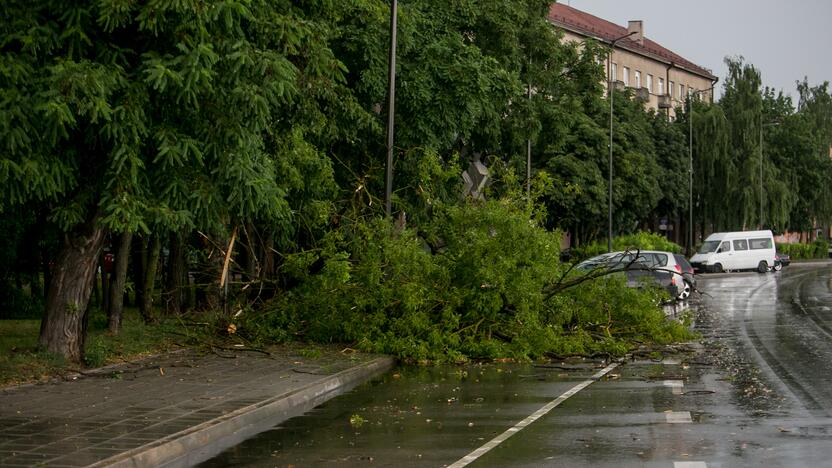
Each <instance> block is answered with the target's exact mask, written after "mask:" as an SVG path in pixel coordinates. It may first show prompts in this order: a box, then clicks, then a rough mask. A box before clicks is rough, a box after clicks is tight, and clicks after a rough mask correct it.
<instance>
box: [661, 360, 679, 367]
mask: <svg viewBox="0 0 832 468" xmlns="http://www.w3.org/2000/svg"><path fill="white" fill-rule="evenodd" d="M662 364H664V365H666V366H678V365H679V364H681V362H680V361H679V360H678V359H671V358H668V359H665V360H664V361H662Z"/></svg>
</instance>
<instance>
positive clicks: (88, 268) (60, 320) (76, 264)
mask: <svg viewBox="0 0 832 468" xmlns="http://www.w3.org/2000/svg"><path fill="white" fill-rule="evenodd" d="M103 245H104V228H103V227H101V226H99V225H98V216H97V215H94V216H92V219H90V220H89V221H87V222H86V223H84V224H83V225H81V226H79V227H78V228H77V229H76V230H74V231H73V232H71V233H68V234H67V235H66V236H65V237H64V242H63V247H62V248H61V252H60V253H59V254H58V257H57V258H56V259H55V265H54V270H53V272H52V279H51V281H50V284H49V292H48V294H47V298H46V309H45V310H44V316H43V321H42V322H41V329H40V337H39V339H38V342H39V343H40V345H41V346H42V347H44V348H46V349H47V350H48V351H50V352H53V353H56V354H60V355H62V356H64V357H65V358H66V359H68V360H70V361H73V362H81V360H82V359H83V357H84V341H85V339H86V327H85V326H84V325H85V322H86V320H85V315H86V310H87V305H88V303H89V299H90V293H91V292H92V282H93V280H94V279H95V271H96V268H97V266H98V265H97V264H98V256H99V254H100V253H101V248H102V246H103Z"/></svg>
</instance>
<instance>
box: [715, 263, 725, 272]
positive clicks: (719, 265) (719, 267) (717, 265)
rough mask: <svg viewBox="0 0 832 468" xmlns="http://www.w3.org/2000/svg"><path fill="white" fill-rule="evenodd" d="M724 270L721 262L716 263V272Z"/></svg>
mask: <svg viewBox="0 0 832 468" xmlns="http://www.w3.org/2000/svg"><path fill="white" fill-rule="evenodd" d="M724 271H725V270H723V269H722V264H721V263H717V264H714V273H722V272H724Z"/></svg>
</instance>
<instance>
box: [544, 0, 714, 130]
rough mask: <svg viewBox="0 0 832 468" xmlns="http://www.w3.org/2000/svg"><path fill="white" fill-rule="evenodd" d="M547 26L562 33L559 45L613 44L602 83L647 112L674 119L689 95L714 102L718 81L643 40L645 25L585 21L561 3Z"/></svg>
mask: <svg viewBox="0 0 832 468" xmlns="http://www.w3.org/2000/svg"><path fill="white" fill-rule="evenodd" d="M548 18H549V22H550V23H551V24H552V25H554V26H555V27H558V28H560V29H562V30H563V31H564V39H565V40H568V41H579V42H583V41H585V40H586V39H588V38H592V39H594V40H596V41H599V42H602V43H606V44H612V43H613V41H615V40H616V39H619V38H622V37H624V36H627V35H628V34H631V35H630V36H627V37H625V38H623V39H620V40H618V41H617V42H615V44H614V47H613V49H612V53H611V54H610V55H609V57H608V59H607V60H609V62H606V61H605V62H604V69H605V70H608V73H609V76H608V80H607V82H608V83H609V82H610V81H612V82H613V83H615V86H616V87H617V88H620V87H626V88H631V89H633V90H634V92H635V94H636V96H637V97H639V98H641V99H643V100H644V103H645V106H646V107H647V108H651V109H656V110H659V111H663V112H667V114H668V116H669V117H671V118H673V117H675V110H674V109H675V107H676V106H679V105H682V104H684V102H685V99H686V97H687V96H688V94H689V93H696V94H698V96H699V97H700V98H701V99H703V100H706V101H711V102H712V101H713V87H714V85H715V84H716V82H717V79H718V78H717V77H716V76H714V75H713V73H711V71H710V70H708V69H707V68H704V67H701V66H699V65H696V64H695V63H693V62H691V61H690V60H687V59H685V58H683V57H681V56H680V55H678V54H676V53H674V52H672V51H670V50H668V49H667V48H665V47H662V46H661V45H659V44H658V43H656V42H654V41H652V40H650V39H648V38H646V37H645V36H644V22H642V21H630V22H629V24H628V25H627V27H626V28H625V27H623V26H619V25H617V24H615V23H612V22H609V21H607V20H604V19H601V18H598V17H597V16H593V15H590V14H589V13H585V12H583V11H580V10H577V9H575V8H572V7H570V6H568V5H564V4H562V3H554V4H552V6H551V8H550V9H549V17H548Z"/></svg>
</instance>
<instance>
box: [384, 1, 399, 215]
mask: <svg viewBox="0 0 832 468" xmlns="http://www.w3.org/2000/svg"><path fill="white" fill-rule="evenodd" d="M397 10H398V2H397V0H392V1H391V2H390V62H389V70H388V72H389V75H388V78H387V82H388V85H389V87H390V89H389V91H388V98H387V99H388V101H387V161H386V168H385V173H384V214H385V215H386V216H388V217H389V216H390V213H391V211H392V198H393V136H394V134H393V129H394V125H395V121H396V29H397V28H396V19H397V16H398V14H397Z"/></svg>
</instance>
